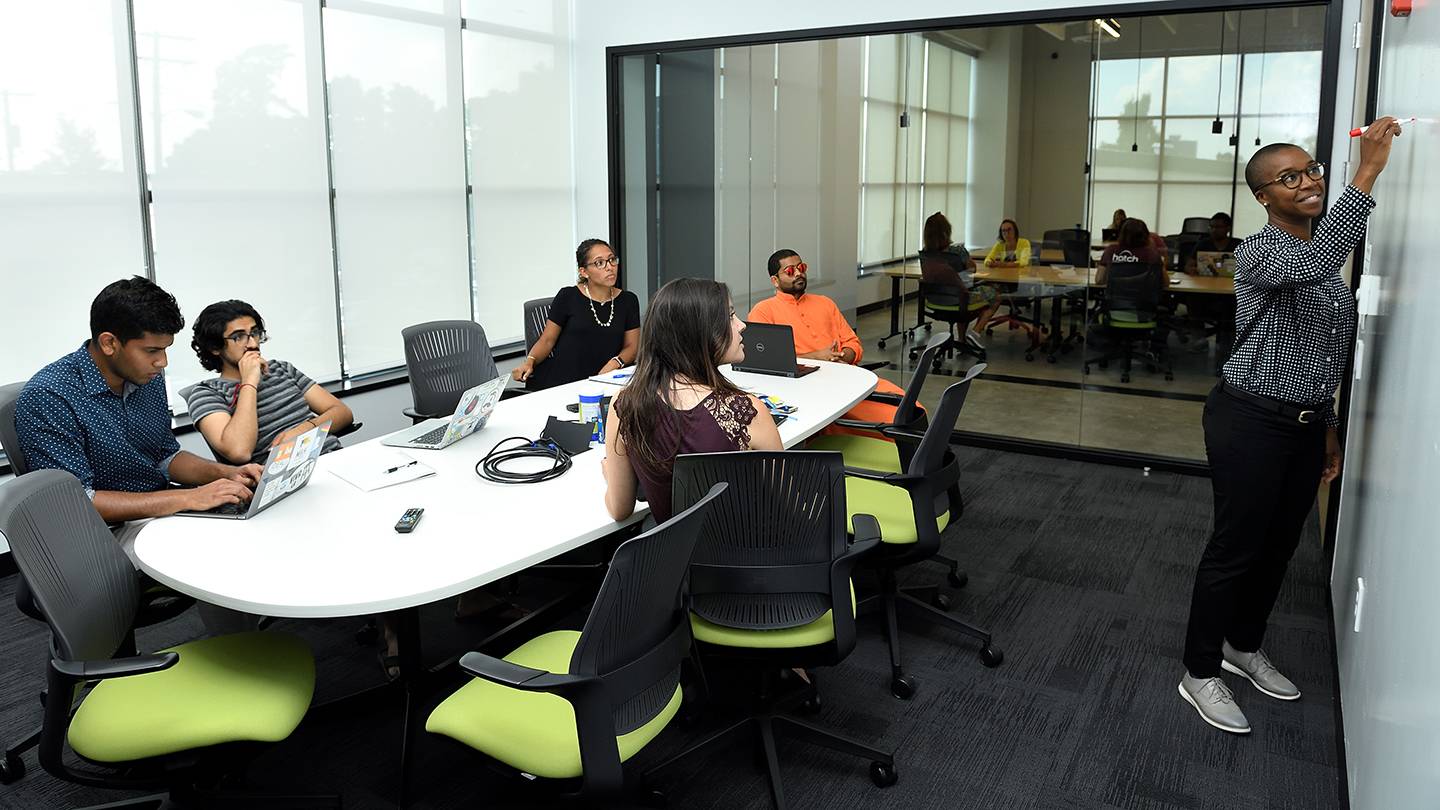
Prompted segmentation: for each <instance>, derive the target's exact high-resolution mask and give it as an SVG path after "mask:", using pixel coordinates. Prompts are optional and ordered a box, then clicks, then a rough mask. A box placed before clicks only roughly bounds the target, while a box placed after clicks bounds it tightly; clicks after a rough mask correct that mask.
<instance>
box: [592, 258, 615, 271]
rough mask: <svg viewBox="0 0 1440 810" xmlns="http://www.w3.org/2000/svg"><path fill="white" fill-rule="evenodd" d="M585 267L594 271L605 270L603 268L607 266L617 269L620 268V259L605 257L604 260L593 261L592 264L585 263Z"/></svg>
mask: <svg viewBox="0 0 1440 810" xmlns="http://www.w3.org/2000/svg"><path fill="white" fill-rule="evenodd" d="M585 266H586V267H593V268H595V269H596V270H600V269H602V268H605V267H607V266H608V267H619V266H620V257H619V256H607V257H606V258H603V259H595V260H594V261H592V262H588V263H586V265H585Z"/></svg>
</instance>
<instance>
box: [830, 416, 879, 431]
mask: <svg viewBox="0 0 1440 810" xmlns="http://www.w3.org/2000/svg"><path fill="white" fill-rule="evenodd" d="M830 424H832V425H839V426H840V427H847V428H854V429H855V430H869V431H872V432H875V433H879V432H880V431H882V430H884V429H885V428H886V427H888V426H889V424H890V423H889V422H864V421H861V420H859V419H836V420H835V421H834V422H831V423H830Z"/></svg>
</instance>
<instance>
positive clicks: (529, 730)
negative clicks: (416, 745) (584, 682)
mask: <svg viewBox="0 0 1440 810" xmlns="http://www.w3.org/2000/svg"><path fill="white" fill-rule="evenodd" d="M579 641H580V633H579V631H576V630H556V631H555V632H552V633H546V634H544V635H542V636H537V637H535V638H533V639H531V640H529V641H527V642H525V643H524V644H522V645H520V646H519V647H517V648H516V649H515V651H514V652H512V653H510V654H509V655H507V656H505V660H506V661H509V662H510V663H512V664H519V665H520V666H523V667H530V668H532V669H539V670H544V671H546V672H551V673H555V674H563V673H566V672H568V671H569V669H570V658H571V656H572V655H574V653H575V645H576V644H578V643H579ZM679 710H680V687H679V686H676V687H675V694H674V695H673V696H672V697H671V698H670V702H669V703H667V704H665V708H663V709H661V710H660V713H659V714H657V715H655V717H654V719H652V720H651V721H650V722H648V723H646V724H645V725H643V726H641V727H640V728H637V729H635V730H634V731H631V732H630V733H628V734H622V735H620V736H619V737H617V738H616V739H615V742H616V744H617V746H618V747H619V749H620V761H622V762H624V761H625V760H628V759H630V757H632V756H634V755H635V754H636V753H637V752H639V751H640V749H642V748H644V747H645V746H646V745H647V744H648V743H649V742H650V741H651V740H653V739H655V737H656V735H658V734H659V733H660V732H661V730H663V729H664V728H665V726H666V725H667V724H668V723H669V722H670V719H671V718H673V717H674V716H675V713H676V712H677V711H679ZM425 730H426V731H430V732H433V733H435V734H444V735H445V736H447V737H450V738H452V739H455V740H458V741H459V742H462V743H464V744H465V745H468V746H470V747H471V748H474V749H475V750H477V751H480V752H482V753H484V754H485V755H487V756H489V757H491V758H493V759H497V760H499V761H501V762H504V763H505V764H507V765H509V766H510V767H512V768H515V769H517V770H520V771H523V772H525V773H528V774H531V775H534V776H539V777H544V778H547V779H573V778H576V777H579V776H580V775H581V768H580V738H579V732H577V731H576V729H575V709H574V707H573V706H571V705H570V702H569V701H568V700H565V699H564V698H562V697H559V696H557V695H552V694H547V693H544V692H527V691H524V690H521V689H512V688H510V687H508V686H502V685H500V684H498V683H492V682H491V681H487V680H485V679H483V678H474V679H472V680H470V681H469V682H468V683H466V684H465V685H464V686H462V687H460V688H459V689H458V690H456V692H455V693H454V694H452V695H451V696H450V697H448V698H446V699H445V701H444V702H443V703H441V704H440V705H439V706H436V707H435V711H433V712H431V713H430V718H429V719H428V720H426V721H425Z"/></svg>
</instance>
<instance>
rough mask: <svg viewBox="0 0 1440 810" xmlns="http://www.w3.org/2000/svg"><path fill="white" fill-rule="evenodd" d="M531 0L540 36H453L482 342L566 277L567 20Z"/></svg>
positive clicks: (569, 190)
mask: <svg viewBox="0 0 1440 810" xmlns="http://www.w3.org/2000/svg"><path fill="white" fill-rule="evenodd" d="M475 5H479V4H475ZM483 5H487V6H488V5H494V4H483ZM527 5H528V4H527ZM535 5H536V6H537V7H543V8H544V10H545V12H546V13H544V14H538V13H537V14H534V15H529V16H525V17H524V19H525V21H527V22H528V23H529V25H531V26H538V25H540V24H542V22H543V23H545V24H548V25H549V26H550V27H551V30H550V31H548V32H546V33H547V34H549V36H536V37H524V36H514V35H510V34H507V33H498V32H497V33H489V32H487V31H486V29H485V27H484V25H483V24H477V23H474V22H471V23H468V24H467V28H466V30H465V32H464V33H463V35H462V36H463V38H464V65H465V68H464V73H465V118H466V130H465V131H466V132H467V134H468V136H469V144H468V150H467V152H468V155H469V161H470V183H471V186H472V188H473V192H472V195H471V198H470V210H471V216H472V221H471V238H472V239H473V243H472V249H473V254H474V262H475V263H474V299H475V306H474V309H475V320H477V321H479V322H480V323H481V325H483V326H484V327H485V335H486V337H487V338H488V339H489V341H490V343H491V345H499V344H502V343H508V342H511V341H518V340H522V339H523V338H524V335H525V331H524V324H523V322H522V318H521V304H522V302H524V301H526V300H529V299H531V298H539V297H543V296H548V295H554V294H555V291H556V289H558V288H559V287H561V286H563V285H565V284H568V283H573V282H574V281H575V253H574V248H575V246H576V244H577V243H578V241H579V239H578V238H577V234H575V232H574V225H573V200H574V193H575V183H574V172H573V170H572V166H571V162H570V156H571V148H570V131H571V127H570V56H569V46H568V44H567V40H566V37H567V35H568V28H569V21H568V19H567V17H566V14H567V12H566V6H565V4H563V3H554V4H549V3H543V2H537V3H535ZM503 10H504V9H500V11H503ZM538 10H539V9H537V12H538ZM512 11H514V10H512ZM516 13H518V11H516ZM507 19H508V17H507ZM547 21H548V22H547ZM497 31H498V29H497ZM592 235H593V236H601V237H603V236H604V234H584V235H579V236H583V237H584V238H588V237H589V236H592ZM623 258H624V257H622V259H623Z"/></svg>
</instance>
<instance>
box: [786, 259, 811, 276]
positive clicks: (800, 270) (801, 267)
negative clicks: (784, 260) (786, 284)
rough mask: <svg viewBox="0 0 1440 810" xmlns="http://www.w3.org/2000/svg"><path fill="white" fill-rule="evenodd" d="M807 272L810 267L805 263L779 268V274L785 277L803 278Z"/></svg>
mask: <svg viewBox="0 0 1440 810" xmlns="http://www.w3.org/2000/svg"><path fill="white" fill-rule="evenodd" d="M809 271H810V265H808V264H806V263H805V262H800V263H799V264H792V265H790V266H789V267H782V268H780V272H782V273H784V274H785V275H787V276H803V275H805V274H806V273H808V272H809Z"/></svg>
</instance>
